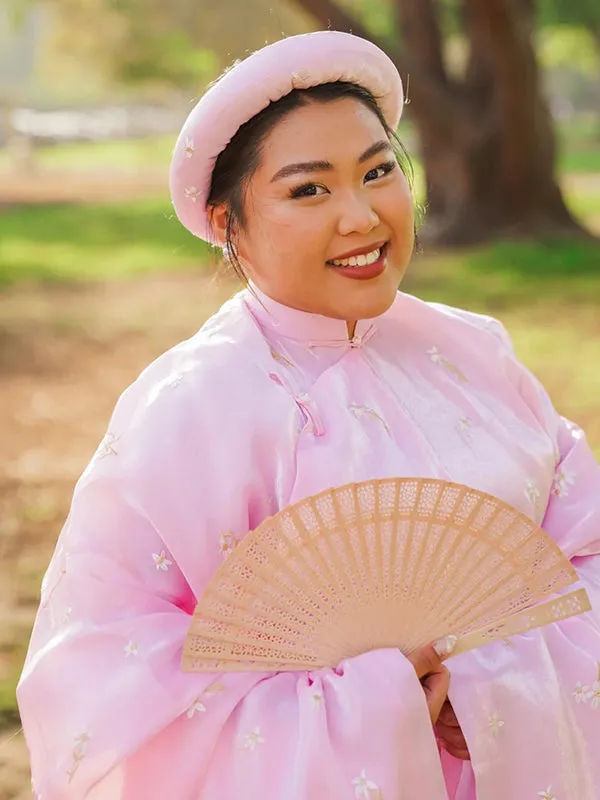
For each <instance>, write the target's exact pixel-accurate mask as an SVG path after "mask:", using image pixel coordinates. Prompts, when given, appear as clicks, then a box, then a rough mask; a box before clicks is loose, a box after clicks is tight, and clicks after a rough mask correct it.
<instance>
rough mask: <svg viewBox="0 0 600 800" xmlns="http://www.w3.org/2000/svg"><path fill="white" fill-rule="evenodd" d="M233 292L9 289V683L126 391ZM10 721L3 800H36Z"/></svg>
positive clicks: (5, 546)
mask: <svg viewBox="0 0 600 800" xmlns="http://www.w3.org/2000/svg"><path fill="white" fill-rule="evenodd" d="M231 291H232V287H231V286H229V285H224V284H221V285H219V284H217V283H215V282H214V281H209V280H207V279H206V278H199V277H197V276H194V275H192V274H189V273H187V274H186V275H180V276H176V275H173V276H161V277H155V278H146V279H143V280H139V279H138V280H135V281H132V282H123V283H112V284H109V285H106V286H104V285H96V286H91V287H90V286H87V287H81V288H78V289H65V288H57V289H51V290H49V289H44V290H38V291H33V292H32V291H31V290H29V291H28V290H26V289H15V290H11V291H8V292H4V293H2V294H0V376H1V380H0V442H2V460H1V463H0V681H3V680H4V681H5V680H7V679H9V678H10V677H12V676H15V675H16V674H17V672H18V669H19V667H20V664H21V663H22V658H23V656H24V652H25V647H26V643H27V639H28V636H29V631H30V627H31V623H32V619H33V614H34V612H35V609H36V607H37V601H38V592H39V584H40V578H41V575H42V572H43V570H44V568H45V566H46V564H47V562H48V559H49V557H50V555H51V552H52V549H53V547H54V542H55V540H56V536H57V535H58V533H59V531H60V527H61V525H62V523H63V521H64V518H65V515H66V512H67V510H68V506H69V503H70V498H71V493H72V489H73V484H74V482H75V481H76V479H77V477H78V476H79V474H80V473H81V471H82V470H83V468H84V467H85V464H86V463H87V460H88V459H89V458H90V456H91V455H92V453H93V452H94V450H95V449H96V447H97V444H98V442H99V440H100V439H101V438H102V436H103V435H104V432H105V429H106V425H107V423H108V418H109V415H110V413H111V411H112V408H113V406H114V403H115V401H116V399H117V397H118V396H119V394H120V393H121V392H122V391H123V389H124V388H125V387H126V386H127V385H128V384H129V383H130V382H131V381H132V380H133V379H134V378H135V377H136V376H137V374H138V373H139V372H140V370H141V369H142V368H143V367H144V366H146V364H148V363H149V362H150V361H151V360H152V359H153V358H155V357H156V356H157V355H158V354H160V353H161V352H163V351H164V350H166V349H167V348H168V347H170V346H172V345H173V344H175V343H177V342H178V341H181V340H182V339H184V338H186V337H187V336H190V335H191V334H193V333H194V332H195V331H196V330H197V329H198V327H200V325H201V324H202V322H203V320H204V319H205V318H206V317H207V316H208V314H209V313H210V312H211V311H212V310H213V309H214V308H215V307H216V305H217V304H218V303H220V302H222V300H223V299H224V298H225V296H226V295H227V294H230V293H231ZM1 719H2V718H1V717H0V722H1ZM7 722H9V718H8V717H7V715H6V714H5V717H4V726H3V727H2V728H0V800H26V798H27V800H29V798H30V797H31V795H30V791H29V777H28V768H27V757H26V751H25V747H24V742H23V737H22V735H17V736H15V737H14V738H11V736H12V734H13V733H14V730H13V729H12V728H11V727H10V726H7V725H6V723H7Z"/></svg>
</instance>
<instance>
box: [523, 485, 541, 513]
mask: <svg viewBox="0 0 600 800" xmlns="http://www.w3.org/2000/svg"><path fill="white" fill-rule="evenodd" d="M525 496H526V497H527V498H528V499H529V501H530V503H531V504H532V505H533V507H534V508H535V509H536V511H537V510H539V506H540V499H541V495H540V490H539V489H538V487H537V486H536V485H535V483H534V482H533V481H527V484H526V486H525Z"/></svg>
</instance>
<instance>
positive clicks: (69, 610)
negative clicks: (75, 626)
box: [61, 606, 73, 623]
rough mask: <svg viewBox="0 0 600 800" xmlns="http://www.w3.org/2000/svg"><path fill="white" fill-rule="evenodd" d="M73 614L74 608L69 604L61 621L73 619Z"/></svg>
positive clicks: (65, 621)
mask: <svg viewBox="0 0 600 800" xmlns="http://www.w3.org/2000/svg"><path fill="white" fill-rule="evenodd" d="M72 614H73V609H72V608H71V606H67V607H66V608H65V610H64V611H63V615H62V617H61V622H63V623H67V622H69V620H70V619H71V615H72Z"/></svg>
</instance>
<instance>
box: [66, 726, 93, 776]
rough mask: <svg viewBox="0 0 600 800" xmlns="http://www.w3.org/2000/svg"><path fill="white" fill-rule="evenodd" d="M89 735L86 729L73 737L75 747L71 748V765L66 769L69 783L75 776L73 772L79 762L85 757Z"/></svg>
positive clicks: (77, 767) (75, 770)
mask: <svg viewBox="0 0 600 800" xmlns="http://www.w3.org/2000/svg"><path fill="white" fill-rule="evenodd" d="M90 739H91V736H90V734H89V733H87V731H84V732H83V733H80V734H79V735H78V736H76V737H75V747H74V748H73V752H72V753H71V766H70V768H69V769H68V770H67V776H68V778H69V783H71V781H72V780H73V778H74V777H75V773H76V772H77V770H78V769H79V764H80V763H81V761H82V760H83V759H84V758H85V756H86V753H87V746H88V742H89V741H90Z"/></svg>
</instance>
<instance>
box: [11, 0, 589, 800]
mask: <svg viewBox="0 0 600 800" xmlns="http://www.w3.org/2000/svg"><path fill="white" fill-rule="evenodd" d="M529 6H530V7H529ZM533 6H534V3H533V0H532V2H531V3H529V2H528V0H523V2H521V3H514V2H509V0H496V2H494V3H488V2H487V0H469V2H466V0H337V2H333V0H303V1H300V0H296V1H295V0H200V1H199V2H198V0H46V1H44V2H42V1H41V0H39V1H37V0H0V448H1V450H0V452H1V456H2V457H1V459H0V554H1V563H0V800H9V798H11V800H24V799H25V798H30V796H31V795H30V790H29V775H28V767H27V759H26V753H25V747H24V744H23V739H22V735H20V734H19V732H18V731H19V719H18V713H17V710H16V704H15V699H14V690H15V685H16V681H17V678H18V675H19V671H20V668H21V665H22V662H23V658H24V654H25V648H26V646H27V640H28V636H29V632H30V629H31V624H32V621H33V615H34V613H35V608H36V605H37V602H38V597H39V587H40V580H41V576H42V573H43V570H44V568H45V566H46V564H47V562H48V560H49V557H50V554H51V552H52V549H53V546H54V542H55V540H56V537H57V535H58V533H59V531H60V527H61V525H62V523H63V521H64V518H65V515H66V513H67V510H68V506H69V501H70V497H71V493H72V490H73V485H74V482H75V480H76V479H77V477H78V475H79V474H80V472H81V471H82V469H83V467H84V466H85V464H86V462H87V460H88V459H89V457H90V456H91V454H92V453H93V451H94V450H95V448H96V446H97V443H98V441H99V440H100V438H101V437H102V436H103V434H104V431H105V428H106V425H107V421H108V416H109V414H110V412H111V409H112V407H113V405H114V402H115V400H116V398H117V396H118V395H119V393H120V392H121V391H122V390H123V389H124V388H125V386H126V385H127V384H128V383H129V382H130V381H131V380H133V379H134V378H135V377H136V375H137V374H138V373H139V371H140V370H141V369H142V367H144V366H145V365H146V364H147V363H148V362H149V361H150V360H151V359H152V358H154V357H155V356H156V355H158V354H159V353H160V352H162V351H163V350H165V349H166V348H168V347H170V346H171V345H173V344H175V343H176V342H177V341H179V340H181V339H182V338H184V337H187V336H189V335H191V334H192V333H193V332H194V331H195V330H196V329H197V328H198V327H199V326H200V325H201V324H202V322H203V321H204V319H205V318H206V317H207V315H208V314H210V313H211V312H212V311H213V310H214V309H215V308H216V307H217V305H218V304H219V303H220V302H221V301H222V300H223V299H225V298H226V297H227V296H228V295H230V294H231V293H232V292H233V291H234V290H235V289H236V287H235V284H234V283H233V281H232V279H231V278H230V277H228V276H227V275H226V274H225V275H224V274H222V270H221V269H220V267H219V263H218V260H217V258H216V256H215V255H214V254H211V253H210V251H209V249H208V248H207V247H205V246H204V245H203V244H202V243H200V242H198V241H196V240H194V239H193V238H192V237H191V236H190V235H189V234H187V232H186V231H185V230H184V229H183V228H182V227H181V226H180V224H179V223H178V222H177V220H176V219H175V217H174V214H173V211H172V208H171V206H170V202H169V198H168V194H167V169H168V163H169V157H170V153H171V150H172V148H173V144H174V140H175V137H176V135H177V132H178V130H179V127H180V125H181V123H182V121H183V119H184V118H185V116H186V115H187V113H188V111H189V109H190V108H191V106H192V105H193V103H194V102H195V100H196V99H197V98H198V97H199V96H200V95H201V93H202V91H203V88H204V87H205V86H206V85H207V83H208V82H210V81H211V80H212V79H213V78H215V77H216V76H217V75H218V74H219V72H220V71H221V70H222V69H224V68H225V67H226V66H228V65H229V64H231V62H232V61H233V60H234V59H235V58H239V57H242V56H243V55H244V54H246V53H248V52H250V51H252V50H253V49H255V48H257V47H259V46H261V45H262V44H264V43H265V42H268V41H273V40H275V39H277V38H279V37H280V36H281V35H282V33H284V34H287V35H289V34H294V33H300V32H303V31H309V30H314V29H319V28H326V27H328V26H329V25H331V27H333V28H336V29H339V30H353V31H354V32H356V33H359V34H361V35H365V36H369V37H371V38H373V39H374V40H375V41H377V42H378V43H379V44H381V45H382V46H383V47H385V48H386V50H387V51H388V53H389V54H390V55H391V56H392V57H393V58H394V60H395V61H396V63H397V64H398V66H399V69H400V70H401V73H402V75H403V78H404V79H405V82H406V83H407V87H408V101H409V102H408V104H407V107H406V114H405V121H403V122H402V124H401V128H400V135H401V137H402V139H403V141H404V142H405V144H406V146H407V148H408V150H409V152H410V153H411V155H412V157H413V160H414V167H415V175H416V186H415V192H416V196H417V199H418V201H419V202H420V203H422V204H424V205H425V206H426V207H427V205H428V206H429V216H427V211H426V216H425V220H426V224H425V225H424V227H423V229H422V239H423V247H422V252H421V253H420V254H419V255H418V256H417V257H416V258H415V261H414V264H413V266H412V268H411V272H410V274H409V277H408V278H407V281H406V285H405V288H406V290H407V291H410V292H413V293H416V294H418V295H420V296H422V297H425V298H427V299H435V300H438V301H441V302H446V303H450V304H455V305H461V306H464V307H467V308H469V309H473V310H477V311H482V312H487V313H491V314H494V315H497V316H500V317H501V318H502V320H503V322H504V323H505V324H506V326H507V327H508V329H509V331H510V332H511V334H512V336H513V340H514V342H515V346H516V349H517V351H518V354H519V356H520V357H521V359H522V360H523V361H524V362H525V363H526V364H527V365H528V366H529V367H530V368H531V369H532V370H533V371H534V372H535V373H536V374H537V375H538V376H539V377H540V378H541V379H542V381H543V382H544V384H545V385H546V387H547V388H548V390H549V392H550V394H551V395H552V397H553V399H554V402H555V404H556V406H557V407H558V409H559V410H560V411H561V412H562V413H563V414H565V415H567V416H569V417H571V418H572V419H574V420H576V421H577V422H579V423H580V424H581V425H583V426H584V428H585V430H586V431H587V434H588V437H589V439H590V440H591V442H592V445H593V446H594V448H595V451H596V453H597V454H598V455H600V245H599V244H598V242H597V241H596V240H595V238H594V237H595V235H600V2H598V0H538V2H537V4H535V6H536V7H535V9H534V8H533ZM490 7H496V8H501V11H500V12H499V13H500V18H502V15H504V22H505V23H506V24H502V25H499V24H498V18H496V19H495V21H494V20H491V17H490V13H491V12H490ZM517 8H521V10H520V11H516V10H515V9H517ZM467 11H468V13H467ZM528 31H531V37H530V39H529V38H528V37H527V36H526V35H525V36H524V35H523V32H525V33H527V32H528ZM406 34H408V35H406ZM407 79H408V80H407ZM553 142H554V145H555V147H556V154H555V157H553V156H552V144H553ZM563 201H564V205H563ZM232 391H236V387H235V386H232ZM100 690H101V689H100V687H99V691H100Z"/></svg>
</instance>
